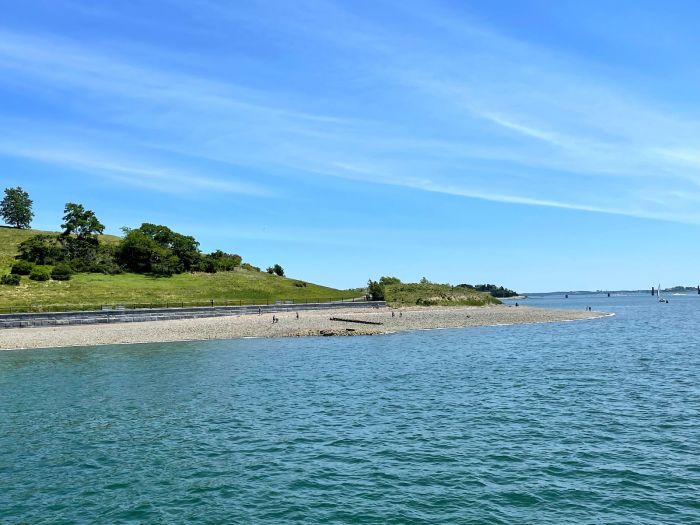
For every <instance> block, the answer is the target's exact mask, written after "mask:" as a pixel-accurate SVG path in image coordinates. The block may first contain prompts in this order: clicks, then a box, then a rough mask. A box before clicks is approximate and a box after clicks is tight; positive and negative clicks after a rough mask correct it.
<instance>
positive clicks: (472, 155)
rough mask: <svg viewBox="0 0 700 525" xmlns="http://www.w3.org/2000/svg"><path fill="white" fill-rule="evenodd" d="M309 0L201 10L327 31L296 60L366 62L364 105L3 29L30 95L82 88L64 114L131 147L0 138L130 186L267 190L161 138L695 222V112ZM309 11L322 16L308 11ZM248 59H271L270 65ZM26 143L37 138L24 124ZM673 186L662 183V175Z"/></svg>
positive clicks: (446, 32) (453, 187) (511, 50)
mask: <svg viewBox="0 0 700 525" xmlns="http://www.w3.org/2000/svg"><path fill="white" fill-rule="evenodd" d="M431 6H432V4H431ZM180 7H182V8H187V7H188V6H187V4H186V3H183V4H181V6H180ZM248 7H249V8H250V6H248ZM312 7H313V8H314V9H311V10H310V11H309V10H298V9H289V10H288V11H287V10H286V8H285V13H286V14H287V15H288V16H285V17H278V18H270V17H259V16H256V15H257V14H259V13H256V12H255V11H254V10H253V11H251V12H247V11H246V9H239V8H238V7H237V8H232V7H231V6H227V5H226V4H222V3H217V2H205V3H203V4H198V6H197V9H208V10H211V9H216V10H217V12H221V13H222V16H229V17H231V18H230V19H231V20H233V21H234V22H235V21H240V20H241V19H242V18H243V19H245V20H246V23H248V24H253V25H254V26H255V27H258V26H257V25H255V24H259V27H260V29H261V30H263V31H265V30H271V29H275V30H284V31H287V32H288V33H289V34H292V35H294V37H295V38H299V39H304V41H306V42H307V43H308V42H313V43H314V44H317V43H318V42H324V43H327V46H325V47H324V46H316V47H315V48H314V50H313V51H314V52H318V53H324V54H322V55H320V56H321V57H322V58H324V59H327V61H323V60H317V61H316V62H313V61H312V62H309V63H308V64H306V65H307V67H309V68H311V67H312V66H313V67H318V68H319V71H318V73H317V74H318V75H319V76H320V77H321V78H323V79H325V80H334V81H335V82H331V85H339V84H341V82H340V81H339V80H338V78H336V75H340V74H342V75H346V76H348V77H352V78H361V79H362V82H363V83H364V84H363V85H369V86H371V87H372V93H373V95H372V96H369V97H368V98H367V103H368V104H366V105H367V106H368V107H367V108H366V109H365V108H363V107H362V105H355V104H354V102H355V101H354V100H353V99H352V95H354V93H352V92H351V91H347V92H343V90H342V89H340V88H338V89H337V90H335V91H334V90H330V91H329V92H328V93H324V94H323V95H324V96H323V97H319V96H318V93H317V92H314V93H312V94H307V93H305V92H304V89H303V87H302V88H301V89H292V88H290V87H289V86H280V87H279V88H278V89H275V90H272V89H271V88H268V89H265V90H264V89H261V88H257V89H253V88H251V87H249V86H246V85H243V84H242V83H241V82H240V81H239V80H240V79H239V78H237V74H236V71H235V70H233V71H229V72H228V73H229V74H228V76H227V77H226V78H227V79H228V80H221V78H218V79H217V80H213V79H212V78H208V77H207V76H206V75H204V74H201V73H200V74H198V75H195V74H192V73H186V72H184V69H183V70H178V68H177V67H175V66H173V64H172V63H170V64H169V66H168V67H165V66H162V65H158V66H154V65H153V62H151V65H147V64H148V63H149V62H148V60H147V59H145V58H144V57H140V59H139V60H134V59H131V58H129V57H125V56H118V55H115V54H114V53H108V52H105V51H104V50H103V51H100V49H99V46H96V47H94V48H91V49H88V48H87V47H86V46H81V45H79V44H76V43H72V42H69V41H66V40H61V39H56V38H55V37H50V36H43V37H36V36H26V35H22V34H17V33H11V32H7V31H4V32H3V31H0V70H4V71H6V72H12V73H13V79H14V80H13V81H14V82H22V81H24V82H25V83H26V85H27V89H28V90H29V91H31V92H34V94H35V95H36V96H39V97H45V98H48V99H50V100H55V99H56V98H60V97H61V95H62V94H63V93H66V92H68V93H77V94H78V96H75V97H67V99H66V106H67V108H68V110H69V111H70V112H71V114H72V115H74V116H75V118H76V119H79V118H84V119H86V120H89V121H91V125H94V126H97V127H99V126H101V125H104V126H106V127H109V128H110V129H115V130H119V131H115V133H121V134H123V135H124V136H126V137H128V138H129V140H131V143H132V145H133V149H134V151H135V153H131V154H130V155H128V156H126V160H125V159H124V158H119V156H117V158H116V159H114V160H112V159H110V155H109V154H107V153H104V152H109V151H110V150H111V149H112V148H110V147H107V146H108V145H106V144H105V143H104V141H103V142H102V148H100V147H99V146H100V141H99V140H97V139H95V141H96V151H100V154H99V155H97V154H95V153H94V152H91V154H90V155H88V154H87V152H86V151H84V150H81V149H80V148H78V147H77V146H76V144H79V141H80V136H79V134H75V135H74V136H72V137H71V136H67V137H65V138H64V142H65V144H64V145H62V146H61V148H65V151H64V150H63V149H59V148H57V147H52V148H46V147H42V148H34V147H31V148H30V147H25V148H22V147H18V146H17V143H15V144H14V146H12V147H14V148H15V149H14V151H13V150H12V147H11V145H8V144H6V146H5V147H4V148H3V151H4V152H5V154H15V155H22V156H27V157H32V158H35V159H38V160H42V159H43V161H44V162H54V163H63V165H67V166H73V167H76V168H79V169H83V170H96V171H99V172H101V173H104V174H107V175H109V176H111V177H113V178H115V179H117V178H118V179H119V180H123V181H126V182H128V181H131V183H132V184H148V185H153V186H158V185H159V181H160V180H162V179H163V178H164V177H166V176H167V177H173V176H174V177H179V178H180V180H181V181H182V183H183V185H184V184H193V185H195V187H197V188H200V189H201V190H203V191H204V190H211V191H219V190H221V191H233V192H241V193H246V192H251V193H256V192H258V194H264V193H265V190H264V188H262V186H263V185H264V176H263V182H260V181H259V180H257V179H256V180H255V182H253V181H252V180H251V179H249V180H235V181H232V180H229V177H227V176H225V175H221V174H217V173H212V174H206V175H203V176H199V175H196V174H193V173H190V172H188V171H187V170H184V169H182V168H179V169H178V170H163V169H162V168H160V167H158V166H154V165H153V163H152V162H143V161H142V160H140V159H141V158H142V156H143V150H144V149H150V150H153V149H158V150H160V151H162V152H172V153H174V154H179V155H186V156H188V157H191V158H195V157H196V158H201V159H213V160H216V161H218V162H222V163H226V164H228V165H234V166H241V165H243V166H250V167H254V168H256V169H259V170H260V171H262V172H263V173H265V172H269V171H270V170H273V171H275V172H284V171H285V170H287V171H290V172H293V173H294V174H295V175H294V176H299V175H298V174H299V173H309V174H317V175H322V176H333V177H341V178H345V179H352V180H362V181H363V182H377V183H382V184H392V185H396V186H404V187H410V188H413V189H417V190H421V191H429V192H439V193H449V194H452V195H459V196H464V197H469V198H478V199H485V200H491V201H497V202H504V203H512V204H520V205H529V206H544V207H556V208H562V209H573V210H582V211H587V212H595V213H615V214H622V215H630V216H636V217H644V218H654V219H663V220H676V221H680V222H690V223H698V222H700V211H696V210H695V209H694V208H693V207H692V206H690V205H689V204H688V203H689V202H691V201H693V199H695V198H696V197H697V196H698V195H699V192H698V189H697V185H698V172H697V170H696V169H695V167H696V163H695V158H694V157H693V154H692V151H694V150H693V146H694V144H692V140H693V139H692V137H694V136H699V135H700V124H698V122H696V121H695V120H693V118H691V117H686V116H683V115H678V114H673V113H671V112H669V111H667V110H666V111H663V110H661V109H657V107H656V106H658V107H663V104H658V105H655V103H654V102H653V101H648V100H644V99H643V98H642V97H639V96H636V95H635V93H634V91H633V89H629V88H628V89H623V88H622V87H620V86H619V85H612V83H610V82H609V81H608V79H606V78H601V77H599V76H596V75H595V74H593V73H591V72H590V69H591V68H590V67H589V66H590V64H585V63H581V62H576V61H571V62H570V63H566V61H565V60H563V59H562V57H561V56H559V55H557V54H554V53H551V52H549V51H547V50H543V49H539V48H537V47H535V46H531V45H529V44H527V43H523V42H519V41H516V40H513V39H509V38H506V37H503V36H502V35H499V34H497V33H495V32H493V31H490V30H489V29H488V28H484V27H480V26H479V25H478V24H476V23H475V22H474V21H473V20H465V19H462V18H460V17H459V16H453V14H452V13H449V12H447V11H443V10H442V8H439V7H437V6H432V7H433V8H432V9H429V10H424V9H420V10H419V11H420V12H416V13H411V12H410V11H411V8H409V7H405V8H401V9H397V17H411V16H413V17H415V18H416V20H418V19H420V22H421V23H420V24H417V25H416V26H415V27H420V32H412V31H406V32H400V31H396V30H395V29H392V26H391V24H382V23H378V22H377V21H375V20H371V19H370V18H369V17H368V16H367V14H366V13H357V12H355V13H353V12H352V6H351V5H350V6H348V7H347V8H341V7H338V6H336V5H335V4H333V3H327V2H321V3H312ZM191 8H192V7H191ZM259 8H260V9H267V10H270V9H272V10H274V9H277V7H269V6H264V5H262V4H261V5H260V6H259ZM318 17H321V18H323V17H325V18H327V19H328V20H330V21H331V22H332V23H331V24H330V25H329V26H328V27H326V26H319V24H318V23H317V21H318V20H316V19H317V18H318ZM272 20H274V23H273V22H272ZM339 20H343V21H344V22H343V23H339ZM414 21H415V20H414ZM270 24H273V25H274V28H272V27H270ZM409 27H414V26H413V25H409ZM377 43H381V45H375V44H377ZM304 51H309V49H308V48H306V49H305V50H303V51H302V54H303V53H304ZM341 51H342V53H341ZM290 52H291V51H290ZM346 53H352V54H350V55H349V56H351V57H352V59H353V60H348V59H347V56H348V55H345V54H346ZM338 57H344V58H338ZM297 58H298V59H299V60H304V59H307V57H305V56H300V57H297ZM315 58H317V57H315ZM302 63H303V62H302ZM258 67H259V68H260V69H261V70H262V71H263V72H266V71H267V70H266V67H274V66H268V65H266V64H264V63H262V64H258ZM309 70H310V69H309ZM339 78H340V77H339ZM342 78H343V79H344V77H342ZM297 80H298V79H297ZM0 82H2V81H1V80H0ZM623 84H624V83H623ZM302 86H303V85H302ZM358 96H361V95H358ZM373 97H376V100H375V98H373ZM321 98H322V100H321ZM319 106H323V108H324V110H323V111H321V110H319V109H318V108H319ZM384 106H388V107H389V109H387V110H386V111H383V110H384V109H385V107H384ZM358 107H359V108H361V111H358V112H355V111H356V109H357V108H358ZM39 135H40V134H39ZM124 141H125V143H126V141H127V139H126V138H124ZM35 142H38V143H39V144H41V141H40V140H38V139H36V140H32V137H31V136H28V137H27V143H28V144H33V143H35ZM689 152H690V153H689ZM101 155H105V158H102V157H101ZM112 155H114V153H112ZM175 165H177V162H175ZM166 173H167V175H166ZM257 177H260V176H259V175H258V176H257ZM668 188H673V189H674V192H668V191H663V190H666V189H668ZM674 195H676V196H680V195H683V196H684V198H681V197H674ZM676 198H677V200H678V201H679V202H680V205H679V202H676V200H675V199H676Z"/></svg>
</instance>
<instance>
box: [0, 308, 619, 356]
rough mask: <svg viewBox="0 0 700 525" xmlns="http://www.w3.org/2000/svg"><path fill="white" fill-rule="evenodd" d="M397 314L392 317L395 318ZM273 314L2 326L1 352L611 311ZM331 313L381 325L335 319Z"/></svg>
mask: <svg viewBox="0 0 700 525" xmlns="http://www.w3.org/2000/svg"><path fill="white" fill-rule="evenodd" d="M392 313H393V316H392ZM275 315H276V317H278V318H279V322H277V323H273V322H272V314H264V315H239V316H230V317H211V318H203V319H182V320H172V321H148V322H143V323H114V324H99V325H83V326H61V327H38V328H12V329H3V330H0V350H14V349H21V348H56V347H66V346H93V345H104V344H131V343H155V342H170V341H193V340H206V339H234V338H239V337H301V336H319V335H336V336H346V335H374V334H386V333H393V332H403V331H407V330H424V329H436V328H458V327H469V326H493V325H511V324H524V323H548V322H561V321H575V320H583V319H595V318H599V317H605V316H607V315H609V314H606V313H603V312H586V311H577V310H555V309H545V308H529V307H525V306H519V307H514V306H508V305H498V306H484V307H475V306H465V307H430V308H426V307H410V308H396V309H390V308H381V309H377V310H357V309H342V308H338V309H337V310H320V311H301V312H299V318H298V319H297V318H296V312H288V313H283V314H275ZM331 317H338V318H343V319H354V320H360V321H371V322H378V323H382V324H381V325H377V324H361V323H350V322H344V321H331V320H330V318H331Z"/></svg>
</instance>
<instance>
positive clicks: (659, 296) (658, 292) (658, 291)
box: [656, 283, 668, 303]
mask: <svg viewBox="0 0 700 525" xmlns="http://www.w3.org/2000/svg"><path fill="white" fill-rule="evenodd" d="M656 296H657V297H658V298H659V302H660V303H668V299H662V298H661V283H659V287H658V288H657V290H656Z"/></svg>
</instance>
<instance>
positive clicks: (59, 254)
mask: <svg viewBox="0 0 700 525" xmlns="http://www.w3.org/2000/svg"><path fill="white" fill-rule="evenodd" d="M18 249H19V256H18V258H19V259H22V260H25V261H29V262H33V263H34V264H56V263H57V262H60V261H65V260H66V258H67V255H68V252H67V250H66V248H65V246H64V244H63V243H61V241H60V240H59V238H58V237H56V236H55V235H42V234H40V235H34V236H33V237H30V238H29V239H27V240H26V241H22V242H21V243H19V246H18Z"/></svg>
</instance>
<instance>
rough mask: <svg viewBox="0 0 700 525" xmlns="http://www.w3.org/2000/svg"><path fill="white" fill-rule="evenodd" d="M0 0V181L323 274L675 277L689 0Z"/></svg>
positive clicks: (561, 284) (685, 146)
mask: <svg viewBox="0 0 700 525" xmlns="http://www.w3.org/2000/svg"><path fill="white" fill-rule="evenodd" d="M611 5H613V4H610V3H609V2H607V1H606V2H602V1H601V2H596V1H593V2H578V1H556V2H554V1H551V0H547V1H536V0H533V1H529V2H525V1H517V2H516V1H512V2H510V1H494V0H490V1H471V2H459V1H443V2H429V1H415V2H411V1H401V2H399V1H396V2H383V1H371V2H370V1H352V2H334V1H304V0H302V1H295V2H287V1H280V2H275V1H269V0H267V1H259V2H258V1H240V2H239V1H237V2H228V1H223V0H154V1H150V2H138V3H137V2H130V1H118V0H113V1H110V2H92V1H87V0H84V1H80V0H44V1H39V0H25V1H23V2H10V1H6V2H2V10H3V16H2V18H1V19H0V127H1V129H2V133H0V184H1V185H2V186H3V187H6V186H15V185H21V186H23V187H24V188H25V189H26V190H28V191H29V192H30V194H31V196H32V198H33V199H34V201H35V211H36V218H35V222H34V226H35V227H37V228H45V229H55V228H56V227H57V225H58V224H60V217H61V212H62V208H63V204H64V203H65V202H67V201H74V202H80V203H83V204H85V205H86V206H87V207H89V208H91V209H93V210H95V212H96V213H97V215H98V217H99V218H100V219H101V220H102V222H103V223H105V225H106V226H107V231H108V232H110V233H118V232H119V228H120V227H121V226H138V225H139V224H140V223H141V222H156V223H161V224H166V225H169V226H170V227H172V228H173V229H175V230H177V231H180V232H182V233H187V234H190V235H194V236H195V237H196V238H197V239H199V240H200V241H201V243H202V248H203V249H205V250H213V249H216V248H222V249H225V250H227V251H233V252H237V253H240V254H241V255H243V257H244V258H245V259H246V260H249V261H250V262H252V263H254V264H258V265H260V266H267V265H269V264H273V263H276V262H279V263H280V264H282V265H283V266H284V267H285V269H286V270H287V273H288V274H290V275H292V276H294V277H298V278H302V279H308V280H312V281H316V282H321V283H324V284H328V285H333V286H338V287H350V286H359V285H362V284H363V283H365V282H366V281H367V279H368V278H369V277H373V278H376V277H378V276H380V275H384V274H392V275H397V276H398V277H401V278H402V279H404V280H417V279H420V278H421V277H423V276H426V277H428V278H429V279H431V280H434V281H439V282H452V283H461V282H468V283H476V282H495V283H498V284H503V285H506V286H508V287H511V288H515V289H517V290H524V291H547V290H568V289H608V288H612V289H617V288H639V287H647V286H650V285H651V284H653V283H657V282H659V281H661V282H662V283H663V284H665V285H669V286H670V285H673V284H687V285H695V284H698V283H697V282H696V281H700V275H698V271H697V267H698V264H697V261H698V260H700V242H698V241H699V240H700V105H699V97H700V95H699V94H698V91H697V86H698V85H699V81H700V61H698V60H697V56H696V54H697V49H700V33H699V32H698V31H697V27H696V25H697V24H696V22H697V20H698V19H699V18H700V5H698V4H697V3H695V2H682V1H676V2H673V3H671V4H668V3H666V2H663V3H662V2H641V1H634V2H633V1H618V2H615V3H614V9H611Z"/></svg>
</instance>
